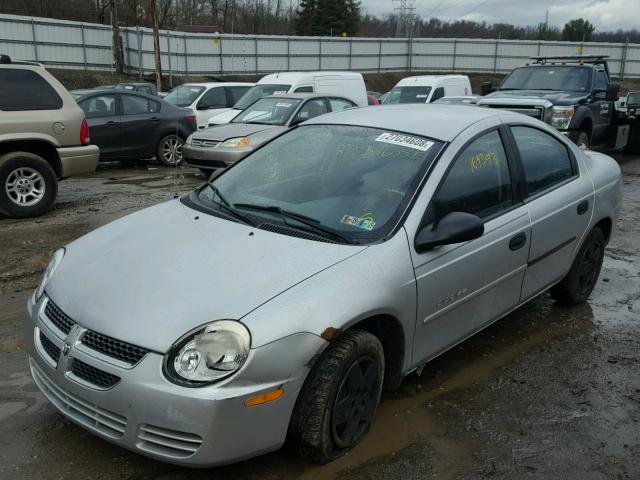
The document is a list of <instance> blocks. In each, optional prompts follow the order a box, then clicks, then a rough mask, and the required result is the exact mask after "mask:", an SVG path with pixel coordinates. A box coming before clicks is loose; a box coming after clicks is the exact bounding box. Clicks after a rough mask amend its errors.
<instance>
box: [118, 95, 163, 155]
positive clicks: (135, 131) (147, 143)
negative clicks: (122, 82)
mask: <svg viewBox="0 0 640 480" xmlns="http://www.w3.org/2000/svg"><path fill="white" fill-rule="evenodd" d="M120 96H121V102H122V116H121V118H122V123H121V125H122V127H121V129H122V156H124V157H129V158H147V157H151V156H153V155H154V154H155V149H156V146H157V143H158V141H159V140H160V139H159V138H158V137H159V133H158V131H159V128H160V127H161V123H162V120H161V118H160V102H157V101H155V100H150V99H148V98H147V97H143V96H141V95H136V94H133V93H121V94H120Z"/></svg>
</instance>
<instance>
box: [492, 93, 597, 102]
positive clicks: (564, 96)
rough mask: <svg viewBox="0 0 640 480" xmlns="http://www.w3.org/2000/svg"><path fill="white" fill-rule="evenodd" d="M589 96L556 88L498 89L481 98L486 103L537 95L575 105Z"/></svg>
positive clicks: (552, 100)
mask: <svg viewBox="0 0 640 480" xmlns="http://www.w3.org/2000/svg"><path fill="white" fill-rule="evenodd" d="M587 96H588V95H587V94H586V93H584V92H562V91H555V90H554V91H549V90H504V91H501V90H498V91H497V92H493V93H490V94H489V95H486V96H485V97H481V98H482V100H483V103H486V102H487V101H489V100H491V99H492V98H507V99H520V98H523V99H526V98H531V97H535V98H541V99H544V100H548V101H550V102H551V103H553V104H554V105H573V104H576V103H578V102H580V101H582V100H585V99H586V98H587Z"/></svg>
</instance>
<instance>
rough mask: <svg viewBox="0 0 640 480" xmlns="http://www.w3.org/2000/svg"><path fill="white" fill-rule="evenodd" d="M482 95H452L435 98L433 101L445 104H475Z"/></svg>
mask: <svg viewBox="0 0 640 480" xmlns="http://www.w3.org/2000/svg"><path fill="white" fill-rule="evenodd" d="M480 98H481V97H480V95H452V96H449V97H442V98H438V99H437V100H434V101H433V102H432V103H442V104H445V105H475V104H476V103H478V100H480Z"/></svg>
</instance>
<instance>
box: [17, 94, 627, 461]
mask: <svg viewBox="0 0 640 480" xmlns="http://www.w3.org/2000/svg"><path fill="white" fill-rule="evenodd" d="M620 187H621V176H620V170H619V168H618V165H617V164H616V163H615V162H614V161H613V160H612V159H611V158H609V157H607V156H605V155H601V154H598V153H594V152H589V151H586V152H585V151H581V150H580V149H578V148H577V147H575V146H574V145H573V144H572V143H571V142H569V141H568V140H566V139H565V138H563V137H562V136H561V135H559V134H558V133H557V132H556V131H555V130H554V129H552V128H551V127H548V126H547V125H545V124H543V123H541V122H539V121H537V120H535V119H532V118H529V117H525V116H522V115H519V114H516V113H508V112H503V111H496V110H491V109H481V108H476V109H473V108H469V107H464V106H451V105H444V106H438V105H392V106H382V107H370V108H362V109H353V110H345V111H343V112H339V113H332V114H328V115H325V116H322V117H318V118H316V119H313V120H310V121H308V122H305V123H304V124H302V125H300V126H298V127H296V128H294V129H292V130H290V131H289V132H287V133H285V134H284V135H281V136H279V137H278V138H276V139H275V140H273V141H272V142H270V143H268V144H267V145H265V146H264V147H262V148H261V149H259V150H257V151H256V152H254V153H252V154H251V155H249V156H248V157H247V158H246V159H245V160H243V161H242V162H239V163H237V164H236V165H234V166H233V167H231V168H229V169H228V170H226V171H225V172H224V173H222V174H221V175H220V176H218V177H217V178H215V179H214V180H210V181H209V183H207V184H206V185H203V186H202V187H200V188H198V189H196V190H195V191H193V192H192V193H191V194H189V195H187V196H185V197H183V198H180V199H175V200H172V201H168V202H166V203H163V204H160V205H157V206H154V207H152V208H148V209H146V210H142V211H140V212H137V213H134V214H132V215H129V216H127V217H124V218H122V219H120V220H117V221H115V222H113V223H111V224H110V225H107V226H105V227H102V228H100V229H98V230H95V231H94V232H92V233H89V234H88V235H86V236H84V237H82V238H80V239H78V240H76V241H74V242H72V243H71V244H69V245H67V246H66V247H65V248H63V249H60V250H58V251H57V252H56V253H55V254H54V256H53V259H52V260H51V263H50V265H49V266H48V268H47V269H46V271H45V274H44V276H43V278H42V281H41V283H40V285H39V286H38V288H37V290H36V291H35V292H34V294H33V296H32V297H31V298H30V300H29V303H28V311H29V319H28V320H27V322H26V324H25V335H26V339H27V344H28V350H29V364H30V368H31V373H32V375H33V378H34V380H35V382H36V384H37V385H38V387H39V388H40V390H41V391H42V392H43V394H44V395H45V396H46V397H47V398H48V399H49V401H51V403H53V404H54V405H55V406H56V407H57V408H58V409H59V410H60V412H61V413H62V414H63V415H64V416H66V417H68V418H69V419H71V420H73V421H74V422H76V423H78V424H79V425H81V426H82V427H84V428H86V429H87V430H89V431H91V432H93V433H95V434H96V435H98V436H100V437H102V438H104V439H107V440H109V441H111V442H114V443H116V444H118V445H121V446H123V447H125V448H128V449H130V450H133V451H136V452H140V453H142V454H145V455H148V456H151V457H154V458H156V459H160V460H163V461H167V462H172V463H177V464H182V465H188V466H209V465H220V464H224V463H229V462H234V461H238V460H241V459H245V458H248V457H252V456H255V455H259V454H261V453H265V452H269V451H272V450H276V449H278V448H280V447H281V446H282V445H283V444H284V443H285V441H287V440H288V441H289V442H290V443H291V445H292V446H293V447H294V448H295V449H297V450H298V451H299V452H300V454H301V455H303V456H304V457H305V458H307V459H309V460H312V461H315V462H320V463H323V462H328V461H331V460H334V459H336V458H338V457H340V456H341V455H344V454H345V453H346V452H348V451H349V450H350V449H352V448H354V447H355V446H356V445H357V444H358V443H359V442H360V441H361V440H362V439H363V438H364V436H365V435H366V434H367V432H368V431H369V428H370V426H371V423H372V422H373V421H375V415H374V414H375V411H376V407H377V405H378V401H379V398H380V393H381V391H382V389H394V388H397V387H398V386H399V384H400V382H401V381H402V379H403V377H405V376H406V375H408V374H409V373H411V372H413V371H416V370H418V371H420V369H421V367H422V366H423V365H424V364H425V363H426V362H428V361H429V360H431V359H432V358H434V357H436V356H437V355H439V354H441V353H443V352H444V351H446V350H448V349H450V348H451V347H453V346H455V345H456V344H458V343H459V342H461V341H463V340H464V339H465V338H467V337H469V336H470V335H472V334H473V333H475V332H477V331H479V330H481V329H483V328H485V327H487V326H488V325H490V324H491V323H492V322H495V321H496V320H498V319H500V318H501V317H503V316H504V315H506V314H507V313H509V312H510V311H512V310H513V309H515V308H517V307H518V306H519V305H522V304H523V303H525V302H527V301H529V300H530V299H531V298H533V297H535V296H536V295H538V294H540V293H541V292H544V291H546V290H548V289H550V291H551V294H552V295H553V297H554V298H555V299H556V300H557V301H558V302H562V303H565V304H578V303H581V302H585V301H586V300H587V299H588V297H589V295H590V294H591V291H592V289H593V288H594V285H595V283H596V281H597V279H598V276H599V273H600V267H601V265H602V260H603V255H604V248H605V245H606V243H607V242H608V240H609V238H610V236H611V234H612V231H613V230H614V227H615V224H616V220H617V218H618V213H619V210H620V203H621V190H620ZM558 368H562V367H561V366H559V367H558Z"/></svg>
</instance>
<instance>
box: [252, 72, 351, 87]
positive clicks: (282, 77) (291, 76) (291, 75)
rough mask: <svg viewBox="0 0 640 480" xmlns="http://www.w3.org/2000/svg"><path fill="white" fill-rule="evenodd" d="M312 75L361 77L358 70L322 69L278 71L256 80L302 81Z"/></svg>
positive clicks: (270, 82)
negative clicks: (314, 70) (316, 70)
mask: <svg viewBox="0 0 640 480" xmlns="http://www.w3.org/2000/svg"><path fill="white" fill-rule="evenodd" d="M314 77H343V78H362V74H361V73H358V72H339V71H332V70H322V71H318V72H278V73H270V74H269V75H265V76H264V77H262V78H261V79H260V80H258V85H263V84H284V83H294V82H296V81H303V80H301V79H304V81H309V80H310V79H312V78H314Z"/></svg>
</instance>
